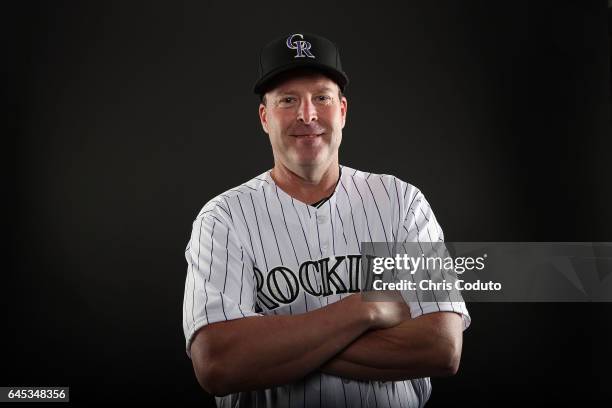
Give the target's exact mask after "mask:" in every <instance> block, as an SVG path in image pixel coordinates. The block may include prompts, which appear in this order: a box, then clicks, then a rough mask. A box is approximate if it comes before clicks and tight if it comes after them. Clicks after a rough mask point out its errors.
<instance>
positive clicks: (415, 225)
mask: <svg viewBox="0 0 612 408" xmlns="http://www.w3.org/2000/svg"><path fill="white" fill-rule="evenodd" d="M407 189H408V190H407V193H408V194H406V195H405V207H404V208H405V217H404V220H403V225H402V227H401V229H400V231H399V233H398V242H402V243H407V242H411V243H417V245H418V247H419V252H421V253H423V254H425V256H436V255H439V254H438V253H437V252H436V251H439V249H440V248H441V245H440V243H442V242H444V233H443V231H442V228H441V227H440V225H439V224H438V221H437V219H436V216H435V215H434V213H433V210H432V209H431V206H430V205H429V202H428V201H427V199H426V198H425V196H424V195H423V193H421V191H420V190H418V189H417V188H415V187H413V186H411V185H408V186H407ZM427 273H428V274H429V278H430V279H431V280H432V281H438V282H439V281H442V280H443V279H445V277H444V276H442V275H441V274H440V273H439V272H435V271H427ZM420 293H421V295H428V294H427V293H424V292H422V291H421V292H420ZM432 294H433V292H432ZM457 294H458V292H457V291H455V292H454V293H453V296H454V297H453V299H454V300H453V301H451V299H450V297H447V298H446V299H444V298H442V299H440V298H437V299H436V298H435V296H421V297H420V298H419V296H416V298H415V299H412V300H410V301H409V302H408V304H409V306H410V314H411V315H412V317H418V316H420V315H423V314H426V313H433V312H440V311H447V312H455V313H458V314H460V315H461V316H462V318H463V329H464V330H465V329H467V328H468V326H469V325H470V322H471V318H470V315H469V313H468V310H467V307H466V305H465V302H464V301H463V299H462V298H461V300H460V301H457V300H458V299H457V297H456V296H457ZM458 296H459V297H460V294H458Z"/></svg>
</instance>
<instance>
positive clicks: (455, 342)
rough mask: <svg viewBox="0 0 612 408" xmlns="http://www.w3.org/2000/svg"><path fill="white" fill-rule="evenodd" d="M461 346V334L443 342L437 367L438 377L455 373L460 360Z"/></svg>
mask: <svg viewBox="0 0 612 408" xmlns="http://www.w3.org/2000/svg"><path fill="white" fill-rule="evenodd" d="M461 346H462V339H461V336H459V337H458V338H453V339H449V341H447V342H444V346H443V348H442V350H441V351H440V357H441V358H440V361H439V367H438V368H439V370H440V372H439V376H440V377H450V376H453V375H455V374H457V372H458V371H459V364H460V362H461V348H462V347H461Z"/></svg>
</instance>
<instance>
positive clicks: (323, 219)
mask: <svg viewBox="0 0 612 408" xmlns="http://www.w3.org/2000/svg"><path fill="white" fill-rule="evenodd" d="M326 221H327V217H326V216H325V215H324V214H319V215H317V222H318V223H319V224H325V222H326Z"/></svg>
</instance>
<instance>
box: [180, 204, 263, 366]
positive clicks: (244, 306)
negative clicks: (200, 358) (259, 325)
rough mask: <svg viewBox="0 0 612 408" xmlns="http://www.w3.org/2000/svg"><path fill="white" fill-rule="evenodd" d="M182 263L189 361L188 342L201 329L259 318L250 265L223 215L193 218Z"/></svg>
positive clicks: (209, 214) (204, 214) (217, 213)
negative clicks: (250, 317) (185, 268)
mask: <svg viewBox="0 0 612 408" xmlns="http://www.w3.org/2000/svg"><path fill="white" fill-rule="evenodd" d="M205 208H206V207H205ZM185 259H186V260H187V277H186V279H185V293H184V298H183V331H184V333H185V340H186V347H187V355H188V356H189V357H190V358H191V353H190V347H191V342H192V341H193V337H194V334H195V333H196V332H197V331H198V330H199V329H200V328H202V327H203V326H206V325H208V324H211V323H216V322H220V321H227V320H234V319H240V318H243V317H249V316H260V314H258V313H256V312H255V307H256V299H257V297H256V296H257V295H256V290H257V286H256V283H255V278H254V274H253V264H252V262H251V261H250V258H249V257H248V256H247V252H246V251H245V250H244V248H243V247H242V245H241V244H240V241H239V240H238V238H237V236H236V233H235V232H234V230H233V228H232V225H231V222H228V221H227V220H226V219H225V218H224V217H223V215H222V214H220V213H219V212H216V211H215V210H208V211H204V212H203V214H201V215H200V216H198V217H197V218H196V220H195V221H194V222H193V228H192V231H191V238H190V240H189V243H188V244H187V248H186V250H185Z"/></svg>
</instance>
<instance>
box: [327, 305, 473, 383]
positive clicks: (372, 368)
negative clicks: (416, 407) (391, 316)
mask: <svg viewBox="0 0 612 408" xmlns="http://www.w3.org/2000/svg"><path fill="white" fill-rule="evenodd" d="M461 346H462V321H461V317H460V316H459V315H457V314H455V313H452V312H441V313H432V314H427V315H423V316H420V317H418V318H416V319H409V320H406V321H404V322H402V323H401V324H400V325H398V326H395V327H393V328H389V329H384V330H374V331H370V332H368V333H365V334H364V335H362V336H361V337H359V338H358V339H357V340H355V341H354V342H353V343H351V345H350V346H349V347H347V348H346V349H345V350H344V351H343V352H342V353H340V354H338V355H337V356H335V357H334V358H333V359H331V360H330V361H329V362H328V363H327V364H325V365H324V366H323V367H322V368H321V370H322V371H323V372H325V373H328V374H333V375H337V376H340V377H345V378H354V379H361V380H382V381H388V380H404V379H409V378H420V377H429V376H445V375H452V374H454V373H455V372H456V371H457V369H458V365H459V360H460V356H461Z"/></svg>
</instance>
